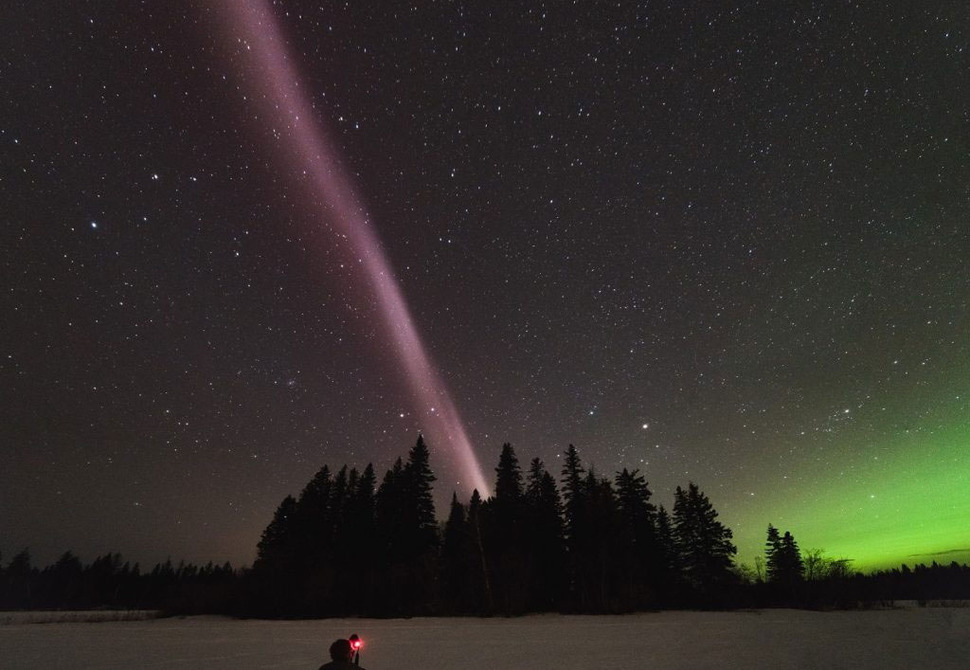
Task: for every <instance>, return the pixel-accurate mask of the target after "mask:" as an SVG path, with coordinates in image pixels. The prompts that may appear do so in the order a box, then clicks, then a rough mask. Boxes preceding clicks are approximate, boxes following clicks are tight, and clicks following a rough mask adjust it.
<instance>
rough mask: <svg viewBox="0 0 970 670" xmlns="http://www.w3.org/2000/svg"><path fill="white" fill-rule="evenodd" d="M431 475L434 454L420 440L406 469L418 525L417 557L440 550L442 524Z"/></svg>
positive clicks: (408, 493) (406, 483) (409, 500)
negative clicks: (439, 519)
mask: <svg viewBox="0 0 970 670" xmlns="http://www.w3.org/2000/svg"><path fill="white" fill-rule="evenodd" d="M435 479H436V478H435V476H434V473H433V472H432V471H431V454H430V452H429V451H428V446H427V445H426V444H425V443H424V437H422V436H421V435H418V440H417V442H416V443H415V444H414V446H413V447H412V448H411V451H409V452H408V462H407V465H406V466H405V468H404V486H405V489H404V490H405V495H406V497H407V501H406V504H407V505H408V513H409V515H411V516H412V518H411V519H410V521H411V522H412V523H413V524H414V527H413V530H414V532H415V536H414V537H415V543H416V545H415V546H414V547H413V550H414V552H415V553H418V554H420V553H424V552H427V551H433V550H434V549H435V548H436V547H437V546H438V522H437V520H436V519H435V512H434V496H433V489H432V484H433V483H434V481H435Z"/></svg>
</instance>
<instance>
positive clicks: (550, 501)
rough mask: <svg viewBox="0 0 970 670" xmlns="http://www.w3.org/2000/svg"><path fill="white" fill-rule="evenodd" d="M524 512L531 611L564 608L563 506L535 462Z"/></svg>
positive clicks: (552, 482)
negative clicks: (528, 560)
mask: <svg viewBox="0 0 970 670" xmlns="http://www.w3.org/2000/svg"><path fill="white" fill-rule="evenodd" d="M525 509H526V519H527V527H528V529H529V532H528V533H526V536H525V546H526V548H527V550H526V552H525V553H526V555H527V556H529V557H530V558H531V563H530V574H531V578H530V580H529V582H530V584H531V585H532V588H531V591H532V596H531V609H534V610H538V611H550V610H556V609H558V608H559V607H561V606H562V604H563V600H562V594H563V592H564V591H565V589H566V587H567V584H566V573H565V570H564V564H565V558H566V546H565V542H564V538H563V525H562V504H561V503H560V501H559V491H558V490H556V480H555V479H554V478H553V476H552V475H551V474H549V472H547V471H546V469H545V467H544V466H543V463H542V461H541V460H539V459H538V458H534V459H533V460H532V463H531V464H530V466H529V475H528V483H527V486H526V490H525Z"/></svg>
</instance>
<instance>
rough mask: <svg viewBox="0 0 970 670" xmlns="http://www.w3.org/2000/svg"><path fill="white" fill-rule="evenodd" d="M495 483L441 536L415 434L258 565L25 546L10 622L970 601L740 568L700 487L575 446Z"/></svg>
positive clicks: (772, 537) (305, 511) (275, 538)
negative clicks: (653, 485)
mask: <svg viewBox="0 0 970 670" xmlns="http://www.w3.org/2000/svg"><path fill="white" fill-rule="evenodd" d="M495 473H496V478H495V485H494V491H495V493H494V495H493V496H492V497H489V498H485V499H483V498H482V497H481V495H480V494H479V492H478V491H475V492H474V493H473V494H472V496H471V498H470V499H469V500H468V501H467V502H465V501H461V500H459V499H458V497H457V495H454V494H453V495H452V498H451V504H450V506H449V509H448V510H447V515H446V516H445V520H444V521H443V523H440V522H439V519H438V517H437V516H436V510H435V505H434V498H433V485H434V482H435V476H434V473H433V472H432V470H431V467H430V453H429V450H428V447H427V445H426V444H425V442H424V440H423V438H421V437H420V436H419V437H418V439H417V441H416V443H415V444H414V446H413V447H412V448H411V449H410V451H409V452H408V454H407V459H406V460H405V459H403V458H399V459H397V461H395V462H394V464H393V466H392V467H391V469H389V470H388V471H387V472H386V473H385V474H384V476H383V477H382V478H381V480H380V482H379V483H378V479H377V475H376V473H375V471H374V468H373V466H372V465H367V466H366V467H365V468H364V469H363V471H358V470H357V469H348V468H347V466H342V467H341V468H340V469H338V470H331V469H330V467H329V466H327V465H324V466H323V467H322V468H321V469H320V470H319V471H318V472H317V473H316V475H315V476H314V477H313V478H312V479H311V480H310V481H309V482H308V483H307V484H306V485H305V486H304V487H303V489H302V491H301V492H300V493H299V495H298V496H297V497H293V496H286V497H285V498H284V499H283V501H282V502H281V503H280V504H279V506H278V508H277V509H276V511H275V514H274V515H273V518H272V521H271V522H270V523H269V525H268V526H267V527H266V529H265V530H264V532H263V534H262V537H261V539H260V541H259V544H258V546H257V557H256V560H255V562H254V564H253V566H252V567H251V568H247V569H235V568H233V567H232V566H231V565H229V564H225V565H221V566H214V565H212V564H211V563H210V564H208V565H206V566H204V567H198V566H194V565H186V564H179V565H178V566H175V565H173V564H172V563H171V562H170V561H169V562H166V563H164V564H159V565H156V566H155V567H154V568H153V569H152V570H150V571H145V572H143V571H142V570H141V569H140V567H139V566H138V565H134V566H133V565H131V564H129V563H125V562H123V561H122V558H121V556H120V555H118V554H106V555H105V556H101V557H98V558H97V559H95V560H94V562H93V563H91V564H90V565H86V566H85V565H82V563H81V561H80V559H79V558H78V557H77V556H75V555H74V554H72V553H71V552H67V553H65V554H64V555H63V556H62V557H61V558H60V559H59V560H58V561H57V562H56V563H55V564H53V565H50V566H48V567H46V568H44V569H43V570H40V569H37V568H35V567H33V566H32V565H31V561H30V554H29V551H28V550H23V551H21V552H20V553H18V554H17V555H16V556H14V557H13V559H12V560H10V561H9V563H8V564H7V565H6V566H5V567H0V609H91V608H104V607H107V608H119V609H130V608H138V609H158V610H163V611H165V612H168V613H173V614H196V613H221V614H232V615H237V616H256V617H272V618H296V617H324V616H375V617H407V616H416V615H466V616H515V615H522V614H527V613H532V612H564V613H623V612H633V611H644V610H656V609H665V608H737V607H764V606H795V607H816V608H828V607H859V606H871V605H873V604H885V603H890V602H892V601H894V600H898V599H907V600H919V601H926V600H929V599H954V598H960V599H966V598H970V567H968V566H965V565H958V564H956V563H952V564H950V565H948V566H941V565H938V564H936V563H933V564H932V565H931V566H925V565H918V566H916V567H915V568H913V569H910V568H909V567H908V566H905V565H903V566H901V568H899V569H894V570H890V571H881V572H876V573H872V574H869V575H862V574H858V573H855V572H854V571H853V570H852V569H851V566H850V562H849V561H847V560H832V559H828V558H826V557H824V556H823V555H822V554H821V552H819V551H816V550H812V551H808V552H805V553H803V552H802V551H801V550H800V549H799V547H798V544H797V542H796V540H795V537H794V536H793V534H792V533H791V532H790V531H785V532H781V531H780V530H779V529H777V528H775V527H774V526H773V525H770V524H769V525H768V527H767V531H766V541H765V551H764V558H763V559H759V560H758V561H757V562H756V566H755V569H754V570H751V569H746V568H743V567H738V566H737V565H736V564H735V561H734V556H735V554H736V548H735V546H734V545H733V544H732V533H731V530H730V529H729V528H727V527H726V526H724V525H723V524H722V523H721V522H720V521H718V514H717V511H716V510H715V508H714V506H713V504H712V503H711V501H710V500H709V499H708V497H707V496H706V495H705V493H704V492H703V491H702V490H701V489H700V488H699V486H698V485H697V484H695V483H693V482H688V483H687V485H686V487H680V486H678V487H677V488H676V490H675V492H674V502H673V507H672V509H670V510H667V509H665V508H664V507H663V506H657V505H654V504H653V503H652V502H651V498H652V492H651V490H650V488H649V486H648V482H647V481H646V479H645V477H644V476H643V475H642V474H641V473H640V472H639V471H638V470H633V471H629V470H627V469H624V470H622V471H620V472H617V473H614V474H613V475H612V476H611V477H606V476H601V475H600V474H599V473H597V472H596V471H595V470H594V468H593V467H592V466H590V467H588V468H587V467H585V466H584V464H583V463H582V461H581V459H580V456H579V452H578V450H577V449H576V448H575V447H573V446H572V445H570V446H569V448H568V449H567V451H566V453H565V458H564V459H563V467H562V470H561V472H559V473H555V474H553V473H550V472H549V471H548V470H547V468H546V466H545V464H544V463H543V462H542V461H541V460H540V459H538V458H533V459H532V460H531V461H530V462H529V463H528V465H527V466H526V467H523V466H522V465H521V464H520V462H519V460H518V457H517V455H516V453H515V451H514V449H513V448H512V446H511V445H510V444H505V445H503V446H502V449H501V453H500V455H499V459H498V465H497V467H496V468H495ZM0 566H2V563H0Z"/></svg>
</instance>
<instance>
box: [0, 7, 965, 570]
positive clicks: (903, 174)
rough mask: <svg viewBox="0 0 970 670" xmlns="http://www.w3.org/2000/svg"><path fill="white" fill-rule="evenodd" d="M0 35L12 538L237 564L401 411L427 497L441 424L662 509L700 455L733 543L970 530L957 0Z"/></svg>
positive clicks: (867, 547) (487, 12)
mask: <svg viewBox="0 0 970 670" xmlns="http://www.w3.org/2000/svg"><path fill="white" fill-rule="evenodd" d="M894 5H898V6H896V7H894ZM0 32H2V36H3V39H2V40H0V212H2V218H0V221H2V239H0V244H2V246H0V278H2V284H0V288H2V293H0V315H2V319H0V552H2V555H3V558H2V561H3V563H4V564H6V563H7V562H8V560H9V558H10V557H11V556H12V555H13V553H15V552H16V551H18V550H20V549H21V548H23V547H24V546H29V547H30V549H31V552H32V554H33V556H34V559H35V563H40V564H45V563H47V562H50V561H52V560H54V559H56V557H57V555H58V554H59V553H60V552H62V551H64V550H67V549H71V550H73V551H75V552H77V553H79V554H80V555H81V557H82V559H84V560H86V561H90V560H91V559H93V558H94V557H95V556H96V555H98V554H100V553H105V552H108V551H120V552H121V553H122V554H123V555H124V556H125V557H126V558H130V559H131V560H138V561H141V562H142V563H143V564H151V563H154V562H155V561H158V560H164V559H165V558H166V557H168V556H171V557H172V558H173V559H174V560H178V559H181V558H184V559H186V560H192V561H197V562H199V561H201V562H205V561H208V560H210V559H211V560H214V561H220V562H221V561H224V560H231V561H233V562H234V563H235V564H243V563H250V562H251V561H252V559H253V557H254V556H255V546H256V542H257V541H258V539H259V535H260V532H261V531H262V529H263V528H264V527H265V525H266V524H267V523H268V522H269V520H270V519H271V518H272V514H273V511H274V510H275V508H276V506H277V505H278V504H279V502H280V500H281V499H282V498H283V497H284V496H285V495H286V494H289V493H292V494H296V493H298V492H299V491H300V489H301V488H302V487H303V485H304V484H305V483H306V482H307V481H308V480H309V479H310V477H311V476H312V475H313V474H314V472H316V470H317V469H319V468H320V466H322V465H323V464H324V463H327V464H330V466H331V467H334V466H337V467H339V466H340V465H342V464H344V463H347V464H349V465H350V466H356V467H358V468H363V467H364V466H365V465H366V464H367V463H368V462H371V461H372V462H373V463H374V465H375V467H376V468H377V470H378V473H379V474H383V472H384V471H385V470H386V469H387V468H389V467H390V466H391V464H392V462H393V459H394V458H396V457H397V456H406V453H407V450H408V449H409V448H410V447H411V446H412V445H413V444H414V441H415V439H416V437H417V435H418V433H419V431H423V432H424V434H425V437H426V438H427V440H428V442H429V446H430V447H431V450H432V467H433V468H434V469H435V472H436V473H437V476H438V481H437V482H436V489H435V492H436V496H437V500H438V503H439V510H438V511H439V516H440V517H441V516H443V514H444V512H445V510H444V509H442V505H443V504H444V502H445V501H446V500H447V499H448V498H450V496H451V492H452V490H457V491H458V493H459V496H460V497H461V498H462V499H464V500H467V499H468V496H469V495H470V494H471V488H472V485H473V482H474V481H475V479H476V477H475V470H476V467H475V466H474V465H473V459H472V458H471V453H470V452H467V453H466V452H465V451H464V449H465V447H463V444H470V445H471V448H472V450H473V452H474V454H475V455H477V460H478V461H479V462H480V464H481V466H480V467H481V470H483V471H484V473H485V476H486V477H487V480H488V482H489V483H491V482H492V480H493V476H494V467H495V465H496V463H497V461H498V454H499V451H500V447H501V445H502V443H503V442H506V441H508V442H511V443H512V444H513V446H514V447H515V449H516V452H517V454H518V456H519V459H520V462H521V463H522V464H523V466H525V465H527V463H528V461H529V460H530V459H531V458H532V457H534V456H539V457H540V458H542V459H543V461H544V462H545V463H546V465H547V467H548V468H549V469H550V471H552V472H553V473H555V474H556V475H557V476H558V473H559V471H560V470H561V467H562V465H561V463H562V461H561V457H562V454H563V452H564V450H565V448H566V446H567V445H568V444H569V443H573V444H575V445H576V446H577V447H578V448H579V452H580V456H581V457H582V459H583V461H584V464H585V465H586V466H590V465H592V466H594V468H595V470H596V472H598V473H599V474H601V475H604V476H612V475H613V473H615V472H616V471H617V470H619V469H621V468H624V467H626V468H631V469H632V468H639V469H640V470H641V472H642V473H643V474H645V476H646V478H647V480H648V481H649V483H650V487H651V489H652V490H653V492H654V494H655V495H654V502H657V503H663V504H665V505H667V506H668V508H669V506H670V504H671V502H672V497H673V490H674V488H675V487H676V486H677V485H682V486H686V484H687V482H688V481H694V482H696V483H698V484H699V485H700V487H701V489H702V490H704V491H705V492H706V493H707V495H708V496H709V497H710V499H711V501H712V502H713V504H714V506H715V507H716V508H717V509H718V511H719V512H720V515H721V520H722V521H723V522H724V523H725V524H727V525H728V526H729V527H731V528H732V529H733V530H734V532H735V539H736V541H737V544H738V545H739V558H740V559H741V560H742V561H744V562H747V563H751V562H752V559H753V558H754V556H755V555H756V554H758V553H760V551H761V548H762V545H763V542H764V532H765V528H766V527H767V525H768V523H769V522H770V523H773V524H774V525H775V526H778V527H780V528H781V529H782V530H791V531H792V532H793V533H794V535H795V537H796V539H797V540H798V542H799V544H800V546H801V547H802V549H803V550H804V549H811V548H820V549H823V550H825V552H826V553H827V554H829V555H831V556H834V557H849V558H853V559H855V561H856V565H857V566H858V567H868V566H876V565H885V564H892V563H900V562H907V563H909V564H913V563H917V562H926V563H929V562H930V561H932V560H939V561H945V562H949V561H950V560H953V559H957V560H961V561H963V560H970V315H968V306H970V305H968V303H970V265H968V261H967V258H968V257H970V77H968V73H970V6H968V5H967V4H966V3H965V2H962V1H960V0H951V1H950V2H942V3H936V2H927V3H863V2H854V1H841V2H804V1H797V2H791V3H781V2H777V3H776V2H758V1H755V0H752V1H746V2H742V3H737V4H728V3H716V2H673V1H665V2H612V3H606V2H593V1H591V0H590V1H581V2H572V3H570V2H565V1H563V2H548V3H542V2H519V3H517V2H496V1H495V0H469V1H468V2H434V3H432V2H422V3H416V4H415V5H414V6H408V5H407V4H406V3H391V2H379V1H374V2H357V1H353V2H329V1H324V0H317V1H316V2H296V1H279V2H275V3H269V4H264V3H263V1H262V0H211V1H209V2H205V1H202V0H194V1H189V2H178V3H175V2H161V1H158V2H148V1H142V2H135V1H134V0H131V1H128V0H116V1H114V2H111V1H108V0H104V1H98V2H95V1H93V0H90V1H81V2H70V3H68V2H63V1H62V0H56V1H55V0H43V1H42V0H31V1H30V2H5V3H3V7H2V8H0ZM297 117H299V118H297ZM395 292H397V295H399V296H400V297H401V298H402V301H401V302H397V303H395V302H394V295H393V294H395ZM389 295H390V297H388V296H389ZM412 327H413V330H410V329H411V328H412ZM409 333H410V335H409ZM409 337H410V339H409ZM422 351H423V352H424V353H425V354H426V359H424V361H425V363H426V365H425V364H424V363H422V360H421V352H422ZM462 432H465V433H466V434H467V438H468V442H467V443H464V441H463V440H462V439H461V433H462Z"/></svg>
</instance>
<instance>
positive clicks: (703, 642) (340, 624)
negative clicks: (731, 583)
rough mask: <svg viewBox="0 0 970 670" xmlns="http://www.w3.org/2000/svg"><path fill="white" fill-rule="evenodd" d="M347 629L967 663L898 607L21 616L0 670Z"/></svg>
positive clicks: (307, 650) (309, 646) (889, 666)
mask: <svg viewBox="0 0 970 670" xmlns="http://www.w3.org/2000/svg"><path fill="white" fill-rule="evenodd" d="M351 633H358V634H359V635H360V636H361V637H362V638H363V640H364V644H365V646H364V649H363V652H362V656H361V664H362V665H363V667H365V668H367V670H390V669H392V668H393V669H397V668H401V669H404V668H413V669H418V668H431V669H437V668H441V669H445V668H460V669H462V670H479V669H481V670H499V669H502V668H538V669H545V668H548V669H550V670H568V669H570V668H577V669H579V668H583V669H587V668H598V667H603V668H644V669H645V670H646V669H649V670H655V669H665V668H825V669H826V670H830V669H832V668H853V669H856V668H878V669H879V670H893V669H895V668H906V669H911V668H968V667H970V609H968V608H907V609H894V610H876V611H862V612H806V611H798V610H759V611H750V612H661V613H651V614H636V615H629V616H595V617H594V616H558V615H547V616H532V617H525V618H517V619H498V618H496V619H434V618H418V619H390V620H374V619H349V620H348V619H341V620H338V619H329V620H318V621H236V620H232V619H226V618H219V617H190V618H184V619H156V620H149V621H125V622H105V623H76V622H67V623H48V624H23V623H16V624H8V625H2V626H0V668H4V669H6V668H31V669H34V668H45V669H48V668H49V669H57V668H70V669H71V670H75V669H78V668H92V669H95V670H102V669H109V668H111V669H114V668H118V669H121V668H124V669H125V670H129V669H131V668H215V669H219V668H226V669H229V668H231V669H233V670H240V669H241V670H246V669H248V668H293V669H294V670H295V669H301V670H302V669H306V670H315V669H316V668H317V667H318V666H319V665H320V664H321V663H322V662H323V661H324V657H325V656H326V649H327V647H328V646H329V644H330V642H331V641H332V640H333V639H335V638H337V637H347V636H349V635H350V634H351Z"/></svg>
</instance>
